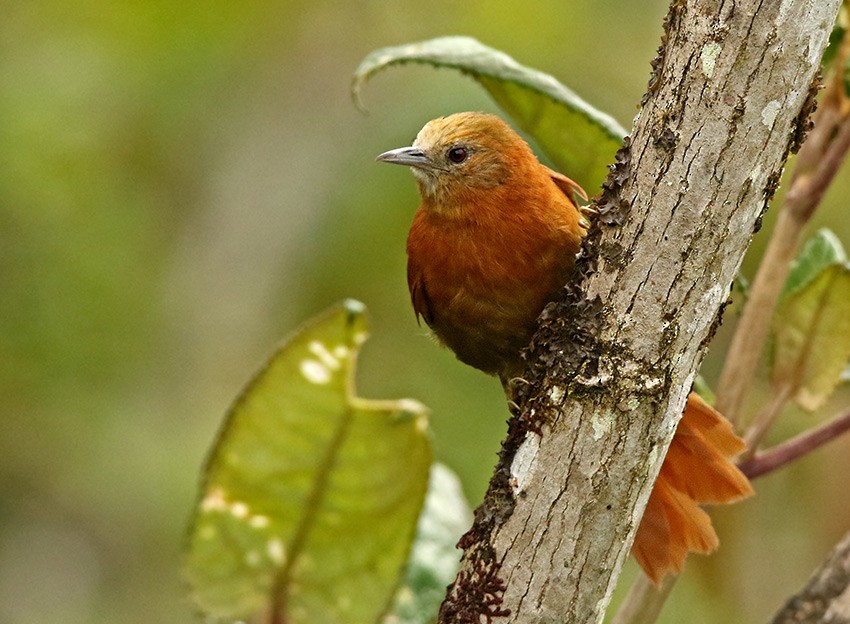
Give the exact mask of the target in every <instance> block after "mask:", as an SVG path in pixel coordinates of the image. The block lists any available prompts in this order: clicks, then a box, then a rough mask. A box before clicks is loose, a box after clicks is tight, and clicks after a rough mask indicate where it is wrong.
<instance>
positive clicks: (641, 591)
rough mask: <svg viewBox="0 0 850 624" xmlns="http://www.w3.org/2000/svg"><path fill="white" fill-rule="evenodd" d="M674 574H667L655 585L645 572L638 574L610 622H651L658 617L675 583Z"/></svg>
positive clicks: (643, 623) (622, 623) (634, 623)
mask: <svg viewBox="0 0 850 624" xmlns="http://www.w3.org/2000/svg"><path fill="white" fill-rule="evenodd" d="M676 578H678V577H676V576H673V575H672V574H671V575H668V576H665V577H664V580H663V581H661V586H660V587H656V586H655V585H653V583H652V581H650V580H649V577H648V576H646V575H645V574H641V575H640V576H638V577H637V578H636V579H635V581H634V583H632V586H631V587H630V588H629V593H628V594H626V597H625V598H624V599H623V602H622V603H621V604H620V608H619V609H617V614H616V615H615V616H614V619H613V620H612V621H611V624H652V623H653V622H655V620H657V619H658V616H659V614H660V613H661V609H662V607H664V603H665V602H666V600H667V596H669V595H670V592H671V591H673V587H674V586H675V585H676Z"/></svg>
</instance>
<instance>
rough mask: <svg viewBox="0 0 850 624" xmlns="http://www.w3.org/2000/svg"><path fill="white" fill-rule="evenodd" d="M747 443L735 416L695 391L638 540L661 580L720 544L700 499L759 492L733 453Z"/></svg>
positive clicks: (636, 551)
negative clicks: (729, 416) (694, 555)
mask: <svg viewBox="0 0 850 624" xmlns="http://www.w3.org/2000/svg"><path fill="white" fill-rule="evenodd" d="M745 448H746V447H745V445H744V443H743V441H742V440H741V439H740V438H739V437H738V436H736V435H735V432H734V431H733V430H732V425H731V424H730V423H729V421H727V420H726V419H725V418H724V417H723V416H722V415H721V414H720V413H719V412H718V411H717V410H715V409H714V408H713V407H711V406H710V405H708V404H707V403H706V402H705V401H703V400H702V399H701V398H700V397H699V395H698V394H696V393H694V392H692V393H691V394H690V396H689V397H688V403H687V406H686V407H685V413H684V415H683V416H682V419H681V421H680V422H679V427H678V429H676V435H675V436H674V437H673V441H672V442H671V443H670V448H669V450H668V451H667V456H666V458H665V459H664V464H663V465H662V466H661V472H660V473H659V475H658V480H657V481H656V482H655V487H654V488H653V489H652V494H650V496H649V502H648V503H647V506H646V511H644V515H643V519H642V520H641V523H640V526H639V527H638V531H637V534H636V535H635V541H634V544H633V546H632V554H633V555H634V556H635V559H637V562H638V563H639V564H640V567H641V568H643V571H644V572H645V573H646V574H647V576H648V577H649V578H650V579H652V581H653V582H654V583H655V584H658V583H659V582H660V581H661V579H662V578H664V576H665V575H666V574H667V573H668V572H673V573H679V572H681V571H682V568H683V567H684V565H685V558H686V557H687V555H688V552H689V551H694V552H698V553H702V554H706V553H709V552H711V551H713V550H714V549H715V548H717V544H718V540H717V534H716V533H715V532H714V527H713V526H712V525H711V519H710V518H709V517H708V514H707V513H706V512H705V511H703V510H702V509H701V508H700V505H701V504H703V503H730V502H732V501H735V500H738V499H740V498H743V497H745V496H749V495H750V494H752V493H753V490H752V488H751V487H750V483H749V481H748V480H747V478H746V477H745V476H744V475H743V474H742V473H741V471H740V470H738V467H737V466H735V464H734V463H733V462H732V461H731V459H730V458H731V457H733V456H734V455H737V454H738V453H740V452H741V451H743V450H744V449H745Z"/></svg>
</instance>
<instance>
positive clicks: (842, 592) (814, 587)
mask: <svg viewBox="0 0 850 624" xmlns="http://www.w3.org/2000/svg"><path fill="white" fill-rule="evenodd" d="M771 624H850V533H848V534H847V535H845V536H844V539H842V540H841V542H839V544H838V545H837V546H836V547H835V548H834V549H833V551H832V552H831V553H830V554H829V556H828V557H827V558H826V560H825V561H824V562H823V563H822V564H821V565H820V566H819V567H818V569H817V570H815V573H814V574H813V575H812V577H811V578H810V579H809V582H808V583H806V586H805V587H803V589H801V590H800V591H799V593H797V594H796V595H795V596H792V597H791V599H790V600H789V601H788V602H787V603H785V606H783V607H782V609H781V610H780V611H779V613H777V614H776V617H774V618H773V620H771Z"/></svg>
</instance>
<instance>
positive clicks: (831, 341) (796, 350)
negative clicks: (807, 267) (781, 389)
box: [773, 263, 850, 411]
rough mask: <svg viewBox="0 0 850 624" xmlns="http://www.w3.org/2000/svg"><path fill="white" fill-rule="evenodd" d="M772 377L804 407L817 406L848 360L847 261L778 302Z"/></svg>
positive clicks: (849, 306) (849, 276) (849, 279)
mask: <svg viewBox="0 0 850 624" xmlns="http://www.w3.org/2000/svg"><path fill="white" fill-rule="evenodd" d="M774 334H775V346H774V363H773V381H774V384H776V385H777V386H786V385H790V387H791V388H793V389H794V392H795V394H794V399H795V400H796V401H797V403H798V404H799V405H800V406H801V407H803V408H804V409H806V410H809V411H813V410H815V409H817V408H818V407H820V405H822V404H823V402H824V401H825V400H826V399H827V398H828V397H829V395H830V394H831V393H832V391H833V390H834V389H835V386H836V385H837V384H838V382H839V379H840V376H841V373H842V371H843V370H844V368H845V366H846V365H847V360H848V359H850V266H848V265H847V264H846V263H834V264H830V265H828V266H826V267H825V268H823V269H822V270H821V271H820V272H819V273H818V274H817V275H816V276H815V277H813V278H812V279H810V280H809V281H808V282H807V283H806V284H805V285H804V286H802V287H800V288H799V289H797V290H796V291H795V292H794V293H793V294H791V295H789V296H788V297H786V298H785V299H784V300H783V301H782V302H781V303H780V305H779V307H778V308H777V310H776V315H775V316H774Z"/></svg>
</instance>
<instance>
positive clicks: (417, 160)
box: [375, 147, 431, 169]
mask: <svg viewBox="0 0 850 624" xmlns="http://www.w3.org/2000/svg"><path fill="white" fill-rule="evenodd" d="M375 160H378V161H380V162H388V163H393V164H396V165H407V166H408V167H418V168H419V169H427V168H428V167H431V160H430V159H429V158H428V157H427V156H426V155H425V152H423V151H422V150H420V149H418V148H416V147H400V148H398V149H394V150H390V151H389V152H384V153H383V154H381V155H380V156H378V157H377V158H376V159H375Z"/></svg>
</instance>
